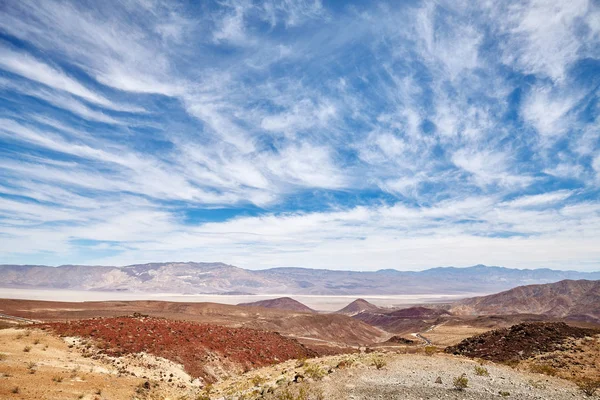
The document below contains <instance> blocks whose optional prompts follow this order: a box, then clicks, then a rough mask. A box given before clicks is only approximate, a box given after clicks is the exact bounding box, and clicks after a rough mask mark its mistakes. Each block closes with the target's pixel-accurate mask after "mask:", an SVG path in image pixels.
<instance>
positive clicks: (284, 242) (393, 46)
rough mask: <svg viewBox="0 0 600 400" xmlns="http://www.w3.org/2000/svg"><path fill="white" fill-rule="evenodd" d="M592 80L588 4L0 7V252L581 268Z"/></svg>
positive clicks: (587, 212)
mask: <svg viewBox="0 0 600 400" xmlns="http://www.w3.org/2000/svg"><path fill="white" fill-rule="evenodd" d="M496 3H498V4H496ZM599 87H600V3H599V2H598V1H585V0H573V1H569V2H566V1H560V2H556V1H531V2H526V1H519V2H508V1H507V2H481V1H460V0H459V1H456V0H452V1H444V0H442V1H435V2H434V1H402V2H400V1H399V2H389V3H386V2H368V1H360V2H329V1H323V2H320V1H308V0H301V1H291V0H287V1H221V2H214V3H213V2H207V1H201V2H190V3H185V2H184V3H179V2H175V1H168V2H159V1H153V0H125V1H115V2H110V1H102V2H98V1H90V2H84V1H76V2H62V1H40V0H37V1H28V0H8V1H4V2H2V4H1V5H0V239H1V240H0V254H1V259H0V262H2V263H30V264H32V263H40V264H52V265H57V264H66V263H86V264H107V265H124V264H130V263H141V262H149V261H175V260H177V261H187V260H194V261H223V262H227V263H231V264H235V265H238V266H242V267H246V268H266V267H272V266H305V267H315V268H332V269H361V270H374V269H380V268H396V269H423V268H426V267H432V266H440V265H457V266H467V265H473V264H478V263H485V264H488V265H503V266H508V267H525V268H538V267H550V268H563V269H578V270H598V269H600V201H599V194H600V123H599V122H600V121H599V119H598V115H599V111H600V103H599Z"/></svg>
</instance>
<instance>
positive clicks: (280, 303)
mask: <svg viewBox="0 0 600 400" xmlns="http://www.w3.org/2000/svg"><path fill="white" fill-rule="evenodd" d="M238 306H244V307H264V308H277V309H279V310H290V311H298V312H310V313H314V312H315V310H313V309H312V308H310V307H308V306H306V305H304V304H302V303H300V302H299V301H297V300H294V299H292V298H291V297H279V298H277V299H269V300H260V301H255V302H253V303H240V304H238Z"/></svg>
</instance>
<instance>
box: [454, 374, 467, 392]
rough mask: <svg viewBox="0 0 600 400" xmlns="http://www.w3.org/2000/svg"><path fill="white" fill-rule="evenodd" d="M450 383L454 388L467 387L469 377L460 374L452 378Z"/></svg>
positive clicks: (462, 388)
mask: <svg viewBox="0 0 600 400" xmlns="http://www.w3.org/2000/svg"><path fill="white" fill-rule="evenodd" d="M452 384H453V385H454V389H456V390H465V389H466V388H468V387H469V379H468V378H467V375H465V374H462V375H461V376H457V377H456V378H454V380H453V381H452Z"/></svg>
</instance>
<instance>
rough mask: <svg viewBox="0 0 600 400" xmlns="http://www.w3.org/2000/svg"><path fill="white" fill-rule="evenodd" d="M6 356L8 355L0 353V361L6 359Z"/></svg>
mask: <svg viewBox="0 0 600 400" xmlns="http://www.w3.org/2000/svg"><path fill="white" fill-rule="evenodd" d="M6 357H8V356H7V355H6V354H4V353H0V361H4V360H6Z"/></svg>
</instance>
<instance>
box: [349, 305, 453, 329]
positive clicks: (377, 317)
mask: <svg viewBox="0 0 600 400" xmlns="http://www.w3.org/2000/svg"><path fill="white" fill-rule="evenodd" d="M449 315H450V314H449V313H448V312H447V311H445V310H442V309H437V308H427V307H410V308H404V309H400V310H396V311H385V312H382V311H381V310H379V311H363V312H361V313H358V314H356V315H354V316H353V318H354V319H357V320H359V321H362V322H365V323H367V324H369V325H372V326H376V327H378V328H380V329H383V330H384V331H387V332H391V333H410V332H418V331H420V330H423V329H425V328H427V327H429V326H431V325H434V324H436V323H440V318H443V317H445V316H449Z"/></svg>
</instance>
